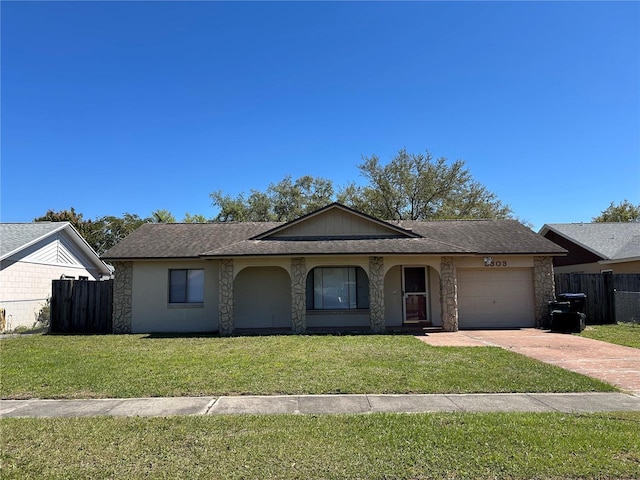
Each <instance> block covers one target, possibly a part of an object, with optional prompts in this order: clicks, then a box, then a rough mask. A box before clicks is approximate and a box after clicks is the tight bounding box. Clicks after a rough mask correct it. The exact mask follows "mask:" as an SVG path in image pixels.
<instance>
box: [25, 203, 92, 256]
mask: <svg viewBox="0 0 640 480" xmlns="http://www.w3.org/2000/svg"><path fill="white" fill-rule="evenodd" d="M33 221H34V222H69V223H70V224H71V225H73V227H74V228H75V229H76V230H77V231H78V233H79V234H80V235H82V238H84V239H85V240H86V241H87V243H88V244H89V245H91V247H92V248H93V249H94V250H96V252H97V251H98V250H97V249H96V248H95V245H94V238H95V237H96V235H97V231H98V230H99V229H100V227H99V226H97V225H96V224H95V223H94V222H92V221H91V220H84V218H83V215H82V214H81V213H76V210H75V208H73V207H71V208H70V209H69V210H60V211H58V212H56V211H55V210H47V213H45V214H44V215H43V216H42V217H38V218H34V219H33Z"/></svg>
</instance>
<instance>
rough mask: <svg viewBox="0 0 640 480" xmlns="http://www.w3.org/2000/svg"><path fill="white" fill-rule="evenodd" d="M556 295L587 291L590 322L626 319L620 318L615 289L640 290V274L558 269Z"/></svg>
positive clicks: (588, 320) (588, 322)
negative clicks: (563, 271)
mask: <svg viewBox="0 0 640 480" xmlns="http://www.w3.org/2000/svg"><path fill="white" fill-rule="evenodd" d="M555 282H556V296H557V295H558V294H561V293H584V294H585V295H586V296H587V301H586V305H585V312H584V313H585V314H586V316H587V324H591V325H598V324H604V323H615V322H617V321H625V319H622V318H621V319H618V318H616V308H615V292H616V291H617V292H640V274H636V273H629V274H615V275H614V274H612V273H557V274H556V275H555Z"/></svg>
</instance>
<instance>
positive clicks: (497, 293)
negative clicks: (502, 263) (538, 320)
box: [458, 268, 535, 328]
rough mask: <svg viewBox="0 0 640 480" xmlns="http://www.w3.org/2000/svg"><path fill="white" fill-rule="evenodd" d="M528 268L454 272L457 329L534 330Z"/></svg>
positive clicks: (530, 277) (531, 284)
mask: <svg viewBox="0 0 640 480" xmlns="http://www.w3.org/2000/svg"><path fill="white" fill-rule="evenodd" d="M533 296H534V293H533V272H532V270H531V269H530V268H513V269H511V268H510V269H504V270H499V269H490V270H458V315H459V317H458V324H459V327H460V328H523V327H533V326H535V314H534V303H533Z"/></svg>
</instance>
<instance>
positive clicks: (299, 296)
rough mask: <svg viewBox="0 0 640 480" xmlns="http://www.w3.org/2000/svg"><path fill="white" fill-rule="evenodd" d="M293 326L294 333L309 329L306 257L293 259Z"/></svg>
mask: <svg viewBox="0 0 640 480" xmlns="http://www.w3.org/2000/svg"><path fill="white" fill-rule="evenodd" d="M291 328H292V330H293V333H304V331H305V330H306V329H307V264H306V263H305V259H304V258H292V259H291Z"/></svg>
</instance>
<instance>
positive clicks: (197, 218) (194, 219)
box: [182, 212, 208, 223]
mask: <svg viewBox="0 0 640 480" xmlns="http://www.w3.org/2000/svg"><path fill="white" fill-rule="evenodd" d="M182 221H183V222H184V223H207V222H208V220H207V219H206V218H205V216H204V215H200V214H196V215H191V214H190V213H189V212H187V213H185V214H184V218H183V219H182Z"/></svg>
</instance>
